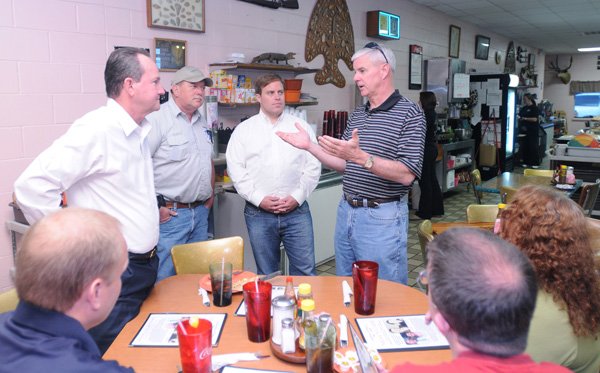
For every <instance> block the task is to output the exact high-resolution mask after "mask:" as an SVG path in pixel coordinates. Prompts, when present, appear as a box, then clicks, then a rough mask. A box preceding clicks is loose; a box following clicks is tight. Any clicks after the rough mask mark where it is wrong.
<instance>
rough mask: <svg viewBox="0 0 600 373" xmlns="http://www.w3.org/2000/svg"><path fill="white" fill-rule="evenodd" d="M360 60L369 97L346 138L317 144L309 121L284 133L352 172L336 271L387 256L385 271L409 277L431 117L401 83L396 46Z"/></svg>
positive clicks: (356, 61)
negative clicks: (414, 189)
mask: <svg viewBox="0 0 600 373" xmlns="http://www.w3.org/2000/svg"><path fill="white" fill-rule="evenodd" d="M352 62H353V66H354V81H355V82H356V85H357V87H358V88H359V90H360V94H361V95H362V96H366V97H367V98H368V102H367V104H366V105H362V106H359V107H358V108H357V109H356V110H354V112H353V113H352V114H351V115H350V118H349V120H348V126H347V127H346V130H345V132H344V135H343V136H342V139H335V138H333V137H330V136H321V137H319V143H318V144H315V143H313V142H311V141H309V137H308V135H307V134H306V133H305V131H304V129H303V128H302V127H301V126H296V127H297V129H298V131H297V132H296V133H279V136H280V137H281V138H282V139H284V140H285V141H287V142H289V143H290V144H292V145H294V146H296V147H298V148H300V149H306V150H307V151H308V152H310V153H311V154H312V155H314V156H315V157H317V158H318V159H319V160H320V161H321V162H323V164H325V165H326V166H327V167H329V168H331V169H334V170H336V171H337V172H340V173H343V174H344V179H343V190H344V195H343V196H342V199H341V201H340V203H339V205H338V212H337V221H336V228H335V261H336V274H337V275H338V276H350V275H352V263H353V262H355V261H357V260H372V261H375V262H377V263H379V277H380V278H382V279H385V280H391V281H396V282H400V283H403V284H406V283H407V282H408V265H407V259H406V240H407V232H408V205H407V201H408V198H407V195H408V191H409V190H410V188H411V185H412V182H413V181H414V179H415V178H416V177H420V176H421V167H422V161H423V143H424V140H425V118H424V116H423V111H422V110H421V108H420V107H419V106H418V105H417V104H415V103H413V102H411V101H409V100H408V99H406V98H405V97H403V96H402V95H400V93H399V92H398V90H396V89H395V88H394V71H395V69H396V57H395V56H394V53H393V52H392V51H391V50H390V49H388V48H386V47H383V46H380V45H378V44H376V43H369V44H367V45H365V47H364V48H362V49H360V50H359V51H358V52H356V53H355V54H354V55H353V56H352ZM359 139H360V140H359Z"/></svg>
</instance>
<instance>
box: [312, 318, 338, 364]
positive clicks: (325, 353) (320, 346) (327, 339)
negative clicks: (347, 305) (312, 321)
mask: <svg viewBox="0 0 600 373" xmlns="http://www.w3.org/2000/svg"><path fill="white" fill-rule="evenodd" d="M305 338H306V341H305V345H306V371H307V372H309V373H312V372H314V373H320V372H332V371H333V357H334V352H335V342H336V332H335V325H333V322H332V320H331V316H330V315H329V314H326V313H324V314H321V315H320V316H319V320H318V321H317V327H316V328H313V329H307V331H306V337H305Z"/></svg>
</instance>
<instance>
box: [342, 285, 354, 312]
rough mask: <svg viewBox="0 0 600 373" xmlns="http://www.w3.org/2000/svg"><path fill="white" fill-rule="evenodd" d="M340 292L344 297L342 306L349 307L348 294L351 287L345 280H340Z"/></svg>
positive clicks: (350, 292) (350, 291) (350, 293)
mask: <svg viewBox="0 0 600 373" xmlns="http://www.w3.org/2000/svg"><path fill="white" fill-rule="evenodd" d="M342 294H343V298H344V306H346V307H350V296H351V295H352V289H351V288H350V285H348V281H346V280H344V281H342Z"/></svg>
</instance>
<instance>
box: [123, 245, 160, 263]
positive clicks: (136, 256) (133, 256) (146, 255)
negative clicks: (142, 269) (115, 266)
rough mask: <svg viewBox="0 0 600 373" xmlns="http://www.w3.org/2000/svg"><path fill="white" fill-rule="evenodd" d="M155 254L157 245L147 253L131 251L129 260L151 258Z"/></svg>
mask: <svg viewBox="0 0 600 373" xmlns="http://www.w3.org/2000/svg"><path fill="white" fill-rule="evenodd" d="M155 255H156V246H154V248H153V249H152V250H150V251H148V252H147V253H143V254H136V253H129V260H150V259H152V258H154V256H155Z"/></svg>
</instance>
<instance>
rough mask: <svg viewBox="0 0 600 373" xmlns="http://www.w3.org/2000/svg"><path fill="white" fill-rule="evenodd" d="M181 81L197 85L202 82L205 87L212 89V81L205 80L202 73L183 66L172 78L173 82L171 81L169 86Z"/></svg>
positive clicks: (209, 79)
mask: <svg viewBox="0 0 600 373" xmlns="http://www.w3.org/2000/svg"><path fill="white" fill-rule="evenodd" d="M183 81H186V82H190V83H197V82H200V81H204V84H206V86H207V87H212V85H213V81H212V79H211V78H207V77H205V76H204V74H203V73H202V71H200V70H198V69H197V68H195V67H192V66H184V67H182V68H181V69H179V70H177V72H176V73H175V76H173V80H172V81H171V85H172V86H173V85H175V84H179V83H181V82H183Z"/></svg>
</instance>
